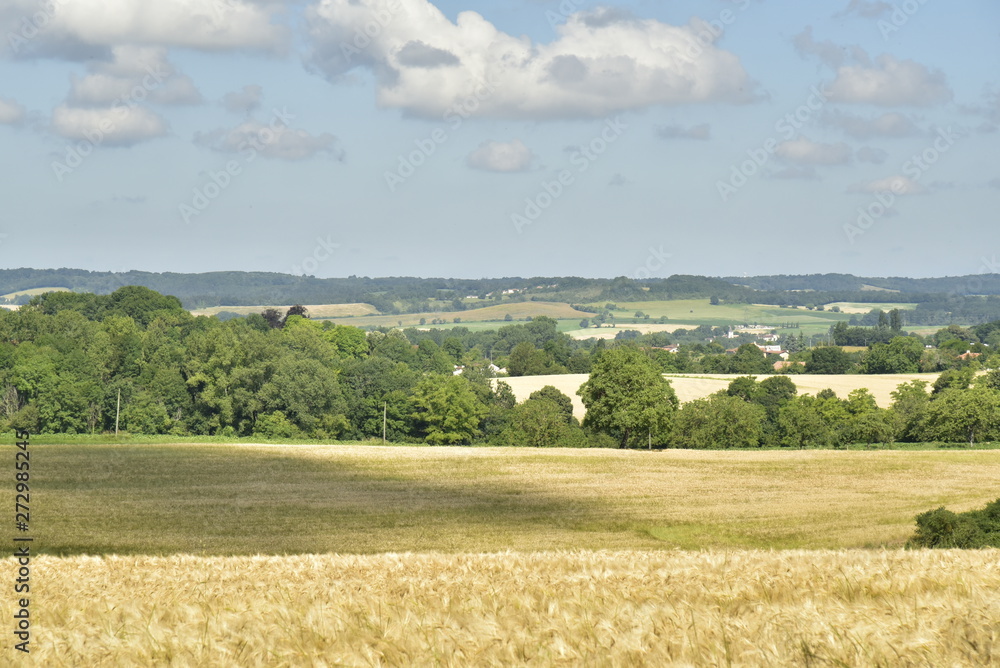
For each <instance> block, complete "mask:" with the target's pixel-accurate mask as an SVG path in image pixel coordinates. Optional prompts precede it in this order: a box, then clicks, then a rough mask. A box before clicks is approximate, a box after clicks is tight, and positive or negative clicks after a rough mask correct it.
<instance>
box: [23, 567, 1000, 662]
mask: <svg viewBox="0 0 1000 668" xmlns="http://www.w3.org/2000/svg"><path fill="white" fill-rule="evenodd" d="M5 566H6V570H9V569H10V568H11V567H12V563H11V561H10V560H9V559H8V560H7V563H6V564H5ZM35 570H36V573H37V579H38V581H39V582H40V583H41V584H40V585H39V586H38V587H37V589H36V593H35V594H34V598H33V601H32V605H33V606H34V607H35V610H36V613H37V616H36V617H35V618H34V624H35V638H34V640H33V642H34V643H35V648H34V651H33V654H32V657H31V658H32V659H33V661H32V662H31V663H32V664H33V665H38V666H47V667H49V668H57V667H62V666H67V667H68V666H89V667H98V666H167V665H169V666H515V665H526V666H640V665H647V666H664V665H694V666H722V665H738V666H784V665H796V666H986V665H996V663H997V662H998V661H1000V554H998V551H996V550H991V551H970V552H961V551H940V552H933V551H924V550H921V551H911V552H903V551H815V552H810V551H785V552H770V551H736V552H731V551H715V552H682V551H666V552H646V551H628V552H605V551H598V552H580V551H569V552H541V553H530V554H525V553H514V552H504V553H493V554H457V555H448V554H379V555H368V556H351V555H333V554H328V555H300V556H288V557H263V556H256V557H255V556H250V557H192V556H183V555H178V556H170V557H144V556H138V557H71V558H54V557H47V558H42V559H39V560H38V561H37V563H36V567H35ZM10 613H11V610H9V609H5V610H4V611H3V614H4V617H5V618H7V619H10ZM25 665H27V662H25Z"/></svg>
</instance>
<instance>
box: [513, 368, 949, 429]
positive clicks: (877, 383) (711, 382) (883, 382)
mask: <svg viewBox="0 0 1000 668" xmlns="http://www.w3.org/2000/svg"><path fill="white" fill-rule="evenodd" d="M741 375H744V376H745V375H746V374H731V373H715V374H711V373H705V374H679V373H671V374H664V377H665V378H666V379H667V380H669V381H670V385H671V386H672V387H673V388H674V391H675V392H676V393H677V398H678V399H679V400H680V401H681V402H682V403H684V402H688V401H693V400H694V399H704V398H705V397H707V396H708V395H710V394H712V393H713V392H718V391H719V390H724V389H726V388H727V387H729V383H731V382H732V381H733V379H734V378H739V377H740V376H741ZM938 375H939V374H937V373H899V374H864V375H863V374H829V375H828V374H794V375H789V376H788V378H790V379H791V381H792V382H793V383H795V387H796V388H797V389H798V392H799V394H806V393H808V394H812V395H815V394H816V393H818V392H820V391H822V390H824V389H826V388H830V389H831V390H833V391H834V392H836V393H837V396H838V397H840V398H841V399H846V398H847V395H848V394H850V393H851V391H852V390H856V389H860V388H865V389H867V390H869V391H870V392H871V393H872V396H874V397H875V402H876V403H877V404H878V405H879V406H881V407H882V408H888V407H889V406H890V405H891V404H892V393H893V391H895V389H896V388H897V387H899V385H901V384H902V383H908V382H910V381H912V380H924V381H927V383H928V385H933V384H934V381H935V380H937V378H938ZM587 378H589V376H588V375H587V374H585V373H567V374H559V375H549V376H516V377H511V378H502V379H501V380H503V382H505V383H507V384H508V385H510V387H511V390H512V391H513V392H514V396H516V397H517V400H518V401H525V400H526V399H527V398H528V396H529V395H530V394H531V393H532V392H535V391H536V390H540V389H542V388H543V387H544V386H546V385H552V386H553V387H555V388H556V389H558V390H559V391H560V392H562V393H563V394H566V395H568V396H569V398H570V400H572V402H573V415H575V416H576V417H577V418H578V419H581V420H582V419H583V416H584V415H585V414H586V412H587V410H586V408H584V406H583V402H582V401H581V400H580V397H579V396H577V394H576V391H577V390H578V389H580V386H581V385H583V384H584V383H585V382H587ZM765 378H767V376H766V375H758V376H757V380H758V381H761V380H764V379H765Z"/></svg>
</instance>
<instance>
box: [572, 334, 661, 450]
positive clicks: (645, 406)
mask: <svg viewBox="0 0 1000 668" xmlns="http://www.w3.org/2000/svg"><path fill="white" fill-rule="evenodd" d="M577 394H579V395H580V397H581V398H582V399H583V404H584V406H586V407H587V416H586V418H585V419H584V426H588V427H591V428H593V429H595V430H597V431H600V432H604V433H606V434H608V435H610V436H611V437H613V438H615V439H616V440H617V441H618V444H619V447H621V448H626V447H630V446H641V445H645V444H646V443H648V442H655V443H656V444H658V445H663V444H665V443H667V441H668V440H669V435H670V426H671V421H672V418H673V414H674V412H675V411H676V409H677V403H678V402H677V395H676V394H675V393H674V389H673V388H672V387H671V386H670V381H668V380H666V379H665V378H664V377H663V376H662V375H660V371H659V369H658V368H657V367H656V364H655V363H654V362H653V361H652V360H650V359H649V358H648V357H647V356H646V355H645V354H643V353H642V352H641V351H640V350H638V349H636V348H632V347H627V346H623V347H621V348H613V349H611V350H607V351H605V352H604V354H602V355H601V357H600V359H598V360H597V361H596V362H594V367H593V370H592V371H591V372H590V378H589V379H588V380H587V382H586V383H584V384H583V386H582V387H580V389H579V390H578V392H577Z"/></svg>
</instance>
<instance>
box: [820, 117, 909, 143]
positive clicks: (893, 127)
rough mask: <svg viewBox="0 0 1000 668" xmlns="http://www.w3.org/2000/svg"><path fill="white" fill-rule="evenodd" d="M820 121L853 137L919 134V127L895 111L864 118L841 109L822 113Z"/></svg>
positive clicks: (867, 137)
mask: <svg viewBox="0 0 1000 668" xmlns="http://www.w3.org/2000/svg"><path fill="white" fill-rule="evenodd" d="M822 121H823V123H825V124H826V125H828V126H830V127H835V128H838V129H840V130H842V131H844V132H845V133H847V134H848V135H850V136H851V137H854V138H855V139H870V138H872V137H911V136H914V135H917V134H920V129H919V128H918V127H917V126H916V124H914V122H913V121H912V120H910V118H908V117H907V116H904V115H903V114H900V113H897V112H887V113H885V114H882V115H881V116H876V117H874V118H864V117H862V116H855V115H853V114H848V113H845V112H842V111H834V112H830V113H826V114H824V115H823V116H822Z"/></svg>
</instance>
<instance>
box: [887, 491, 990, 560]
mask: <svg viewBox="0 0 1000 668" xmlns="http://www.w3.org/2000/svg"><path fill="white" fill-rule="evenodd" d="M916 521H917V530H916V532H915V533H914V534H913V537H912V538H911V539H910V540H909V541H908V542H907V544H906V545H907V547H936V548H962V549H975V548H984V547H1000V499H997V500H996V501H993V502H991V503H988V504H986V507H985V508H983V509H982V510H970V511H968V512H965V513H953V512H952V511H950V510H948V509H947V508H945V507H943V506H942V507H940V508H938V509H937V510H929V511H927V512H926V513H921V514H920V515H917V517H916Z"/></svg>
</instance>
